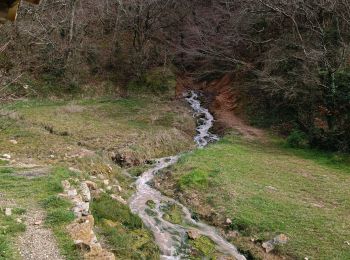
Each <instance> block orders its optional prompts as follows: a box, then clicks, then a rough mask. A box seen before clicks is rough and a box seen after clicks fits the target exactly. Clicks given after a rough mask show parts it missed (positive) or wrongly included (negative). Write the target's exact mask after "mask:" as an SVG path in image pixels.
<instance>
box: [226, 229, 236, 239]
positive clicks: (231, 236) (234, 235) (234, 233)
mask: <svg viewBox="0 0 350 260" xmlns="http://www.w3.org/2000/svg"><path fill="white" fill-rule="evenodd" d="M226 237H227V238H228V239H232V238H237V237H239V233H238V232H237V231H229V232H227V233H226Z"/></svg>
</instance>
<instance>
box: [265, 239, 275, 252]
mask: <svg viewBox="0 0 350 260" xmlns="http://www.w3.org/2000/svg"><path fill="white" fill-rule="evenodd" d="M262 247H263V248H264V249H265V251H266V253H270V252H271V251H272V250H273V249H274V248H275V246H274V244H273V243H271V241H267V242H264V243H263V244H262Z"/></svg>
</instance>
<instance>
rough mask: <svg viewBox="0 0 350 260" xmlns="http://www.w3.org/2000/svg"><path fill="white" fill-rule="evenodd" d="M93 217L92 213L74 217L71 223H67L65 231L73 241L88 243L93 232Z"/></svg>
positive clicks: (92, 236)
mask: <svg viewBox="0 0 350 260" xmlns="http://www.w3.org/2000/svg"><path fill="white" fill-rule="evenodd" d="M93 226H94V218H93V216H92V215H89V216H87V217H81V218H79V219H76V220H75V221H74V222H73V223H72V224H70V225H68V227H67V231H68V233H69V234H70V235H71V237H72V239H73V240H74V241H77V240H79V241H81V243H85V244H87V245H90V243H91V241H92V239H93V238H94V233H93Z"/></svg>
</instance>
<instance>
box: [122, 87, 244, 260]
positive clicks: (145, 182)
mask: <svg viewBox="0 0 350 260" xmlns="http://www.w3.org/2000/svg"><path fill="white" fill-rule="evenodd" d="M186 100H187V102H188V103H189V104H190V106H191V107H192V109H193V110H194V115H195V116H196V117H197V118H198V123H199V125H198V127H197V129H196V130H197V135H196V136H195V138H194V140H195V142H196V143H197V146H198V149H203V148H204V147H205V146H206V145H207V144H208V143H210V142H213V141H216V140H218V136H216V135H214V134H212V133H210V131H209V130H210V128H211V127H212V126H213V121H214V118H213V116H212V115H211V114H210V112H209V111H208V110H207V109H206V108H204V107H202V105H201V103H200V101H199V99H198V95H197V94H196V93H195V92H190V93H189V94H188V95H187V97H186ZM180 157H181V154H180V155H176V156H170V157H166V158H161V159H158V160H156V162H155V165H154V167H153V168H151V169H149V170H148V171H146V172H144V173H143V174H142V175H141V177H139V178H138V179H137V181H136V189H137V191H136V193H135V194H134V195H133V196H132V197H131V199H130V202H129V205H130V208H131V211H132V212H133V213H135V214H137V215H139V216H140V218H141V219H142V220H143V222H144V224H145V225H146V226H147V227H148V228H149V229H150V230H151V231H152V232H153V234H154V237H155V241H156V243H157V244H158V246H159V248H160V251H161V259H169V260H170V259H171V260H173V259H188V258H189V257H190V246H189V244H188V236H187V231H188V230H190V229H191V230H196V232H198V233H199V234H201V235H203V236H206V237H209V238H210V239H211V240H212V241H213V242H214V243H215V245H216V249H217V250H218V251H219V252H220V253H222V254H223V255H227V256H231V257H234V258H236V259H237V260H245V259H246V258H245V257H244V256H243V255H241V254H240V253H239V252H238V250H237V248H236V247H235V246H234V245H232V244H230V243H229V242H227V241H226V240H225V239H224V238H223V237H222V236H220V235H219V233H218V232H217V231H216V229H215V228H214V227H211V226H209V225H207V224H205V223H202V222H200V221H196V220H194V219H193V218H192V216H191V213H190V211H189V210H188V209H187V208H186V207H185V206H184V205H182V204H181V203H179V202H178V201H176V200H174V199H172V198H169V197H166V196H164V195H162V194H161V193H160V192H159V191H158V190H156V189H154V188H152V187H151V186H150V185H149V183H150V182H151V181H152V179H153V178H154V177H155V175H156V174H157V173H159V172H160V171H161V170H163V169H165V168H167V167H169V166H171V165H173V164H175V163H176V162H177V161H178V160H179V158H180ZM150 201H152V203H153V205H152V207H150V206H149V202H150ZM169 204H176V205H177V206H178V207H179V208H180V209H181V210H182V212H183V224H181V225H178V224H173V223H170V222H168V221H166V220H164V219H163V215H164V214H165V213H164V209H165V208H166V206H167V205H169Z"/></svg>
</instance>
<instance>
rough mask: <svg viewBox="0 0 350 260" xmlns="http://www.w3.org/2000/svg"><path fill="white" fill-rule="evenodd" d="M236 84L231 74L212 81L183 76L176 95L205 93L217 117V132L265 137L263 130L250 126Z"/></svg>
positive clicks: (246, 136) (179, 78)
mask: <svg viewBox="0 0 350 260" xmlns="http://www.w3.org/2000/svg"><path fill="white" fill-rule="evenodd" d="M234 84H235V83H234V80H233V78H232V77H231V76H230V75H225V76H224V77H222V78H220V79H217V80H213V81H210V82H207V81H202V82H198V81H195V80H194V79H193V78H191V77H187V76H181V77H178V79H177V85H176V95H177V96H178V97H181V95H182V93H184V92H186V91H188V90H196V91H199V92H201V93H203V97H204V99H205V102H206V103H207V106H208V108H209V110H210V112H211V113H212V114H213V115H214V117H215V120H216V121H215V126H214V127H215V131H216V132H218V133H220V134H223V133H225V132H226V131H230V130H236V131H238V132H239V133H240V134H242V135H243V136H244V137H245V138H249V139H256V138H257V139H263V137H264V133H263V131H262V130H260V129H257V128H254V127H252V126H249V125H248V123H247V120H245V116H244V107H243V103H242V100H241V97H240V94H239V92H238V91H237V90H235V88H234Z"/></svg>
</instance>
